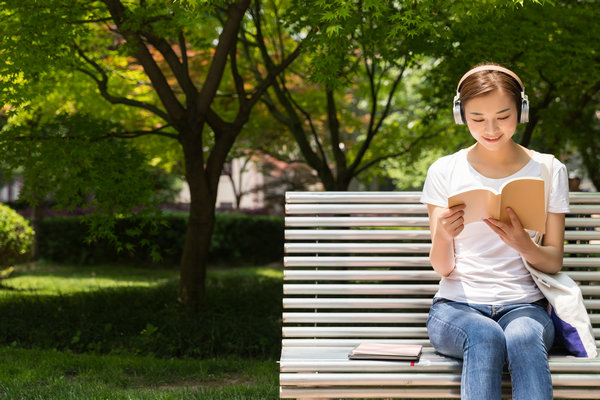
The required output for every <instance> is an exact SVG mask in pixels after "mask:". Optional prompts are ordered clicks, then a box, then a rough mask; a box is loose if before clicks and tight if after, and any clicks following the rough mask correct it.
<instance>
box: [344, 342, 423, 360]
mask: <svg viewBox="0 0 600 400" xmlns="http://www.w3.org/2000/svg"><path fill="white" fill-rule="evenodd" d="M422 351H423V346H421V345H420V344H386V343H361V344H359V345H358V346H356V347H355V348H354V349H353V350H352V351H351V352H350V354H348V358H349V359H351V360H400V361H417V360H418V359H419V357H420V356H421V352H422Z"/></svg>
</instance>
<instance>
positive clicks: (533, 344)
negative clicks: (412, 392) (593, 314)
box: [427, 298, 554, 400]
mask: <svg viewBox="0 0 600 400" xmlns="http://www.w3.org/2000/svg"><path fill="white" fill-rule="evenodd" d="M544 303H545V299H544V300H540V301H537V302H535V303H532V304H511V305H481V304H468V303H460V302H454V301H450V300H446V299H443V298H435V299H434V301H433V305H432V307H431V311H430V312H429V318H428V319H427V331H428V333H429V338H430V340H431V343H432V344H433V346H434V347H435V349H436V350H437V351H438V352H439V353H441V354H444V355H447V356H450V357H454V358H459V359H462V360H463V367H462V378H461V389H460V390H461V399H463V400H482V399H485V400H494V399H500V395H501V378H502V372H503V367H504V364H505V362H508V370H509V371H510V375H511V380H512V390H513V399H514V400H523V399H527V400H538V399H539V400H542V399H544V400H548V399H552V380H551V376H550V368H549V366H548V351H549V350H550V348H551V347H552V342H553V340H554V325H553V323H552V319H551V318H550V316H549V315H548V312H547V311H546V308H545V304H544Z"/></svg>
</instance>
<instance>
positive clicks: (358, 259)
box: [283, 256, 600, 267]
mask: <svg viewBox="0 0 600 400" xmlns="http://www.w3.org/2000/svg"><path fill="white" fill-rule="evenodd" d="M599 260H600V259H599ZM283 264H284V266H286V267H326V266H328V267H364V266H369V267H406V266H413V267H418V266H428V267H430V266H431V263H430V262H429V257H424V256H423V257H391V256H390V257H386V256H382V257H368V256H349V257H343V256H342V257H319V256H315V257H311V256H289V257H283Z"/></svg>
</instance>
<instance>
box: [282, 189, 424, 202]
mask: <svg viewBox="0 0 600 400" xmlns="http://www.w3.org/2000/svg"><path fill="white" fill-rule="evenodd" d="M420 198H421V192H416V191H415V192H408V191H407V192H336V191H328V192H286V194H285V202H286V203H291V204H295V203H337V202H344V203H369V202H372V203H399V202H405V203H418V202H419V201H420Z"/></svg>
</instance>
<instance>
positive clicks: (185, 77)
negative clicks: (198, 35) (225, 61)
mask: <svg viewBox="0 0 600 400" xmlns="http://www.w3.org/2000/svg"><path fill="white" fill-rule="evenodd" d="M148 29H149V28H148ZM142 34H143V35H144V36H145V37H146V39H147V40H148V42H149V43H150V44H152V46H154V47H155V48H156V49H157V50H158V51H159V52H160V54H161V55H162V56H163V58H164V59H165V61H166V62H167V64H168V65H169V68H170V69H171V71H173V75H174V76H175V78H176V79H177V82H178V83H179V86H181V89H182V90H183V92H184V93H185V96H186V99H187V100H188V102H190V103H193V102H194V101H195V98H196V96H197V95H198V90H197V89H196V87H195V86H194V83H193V82H192V80H191V78H190V75H189V73H188V68H187V49H186V46H185V39H184V38H183V32H180V34H179V45H180V47H181V49H180V50H181V57H182V60H185V62H184V61H179V57H178V56H177V54H176V53H175V51H174V50H173V48H172V47H171V45H170V44H169V42H167V41H166V40H165V39H164V38H162V37H157V36H156V35H154V33H152V32H151V31H150V30H145V31H143V32H142Z"/></svg>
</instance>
